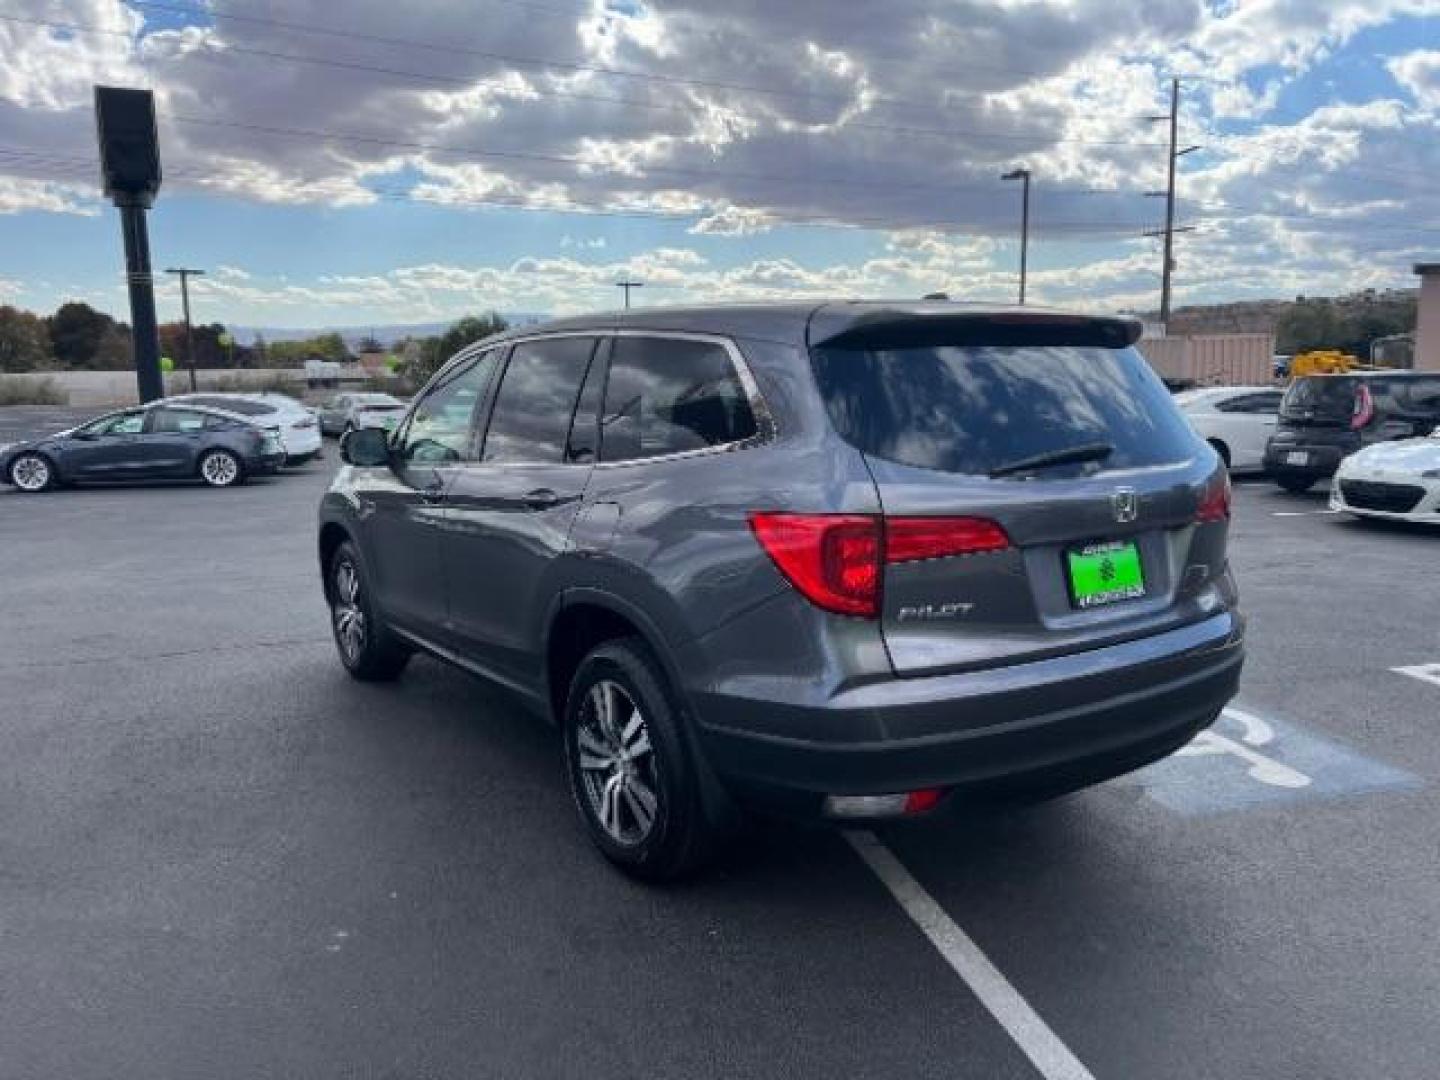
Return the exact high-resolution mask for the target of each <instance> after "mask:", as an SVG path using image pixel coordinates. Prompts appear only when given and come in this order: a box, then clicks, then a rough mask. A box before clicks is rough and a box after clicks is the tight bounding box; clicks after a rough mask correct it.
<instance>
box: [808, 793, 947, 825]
mask: <svg viewBox="0 0 1440 1080" xmlns="http://www.w3.org/2000/svg"><path fill="white" fill-rule="evenodd" d="M944 798H945V789H944V788H923V789H921V790H920V791H905V792H899V793H897V794H895V795H827V796H826V797H825V816H826V817H832V818H881V817H905V816H908V815H911V814H924V813H928V812H929V811H931V810H934V809H935V807H937V806H939V805H940V801H941V800H942V799H944Z"/></svg>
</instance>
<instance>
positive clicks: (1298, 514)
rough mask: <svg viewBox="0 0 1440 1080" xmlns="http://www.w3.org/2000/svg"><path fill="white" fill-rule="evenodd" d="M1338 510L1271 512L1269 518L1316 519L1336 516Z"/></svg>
mask: <svg viewBox="0 0 1440 1080" xmlns="http://www.w3.org/2000/svg"><path fill="white" fill-rule="evenodd" d="M1338 513H1340V511H1339V510H1272V511H1270V516H1271V517H1318V516H1320V515H1321V514H1338Z"/></svg>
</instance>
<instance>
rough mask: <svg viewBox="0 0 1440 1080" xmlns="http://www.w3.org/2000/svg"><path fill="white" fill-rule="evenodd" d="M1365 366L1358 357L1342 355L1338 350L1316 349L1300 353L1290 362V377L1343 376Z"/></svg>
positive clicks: (1347, 354)
mask: <svg viewBox="0 0 1440 1080" xmlns="http://www.w3.org/2000/svg"><path fill="white" fill-rule="evenodd" d="M1362 366H1365V365H1362V364H1361V363H1360V360H1359V358H1358V357H1355V356H1351V355H1350V354H1349V353H1342V352H1341V351H1340V350H1339V349H1316V350H1314V351H1313V352H1307V353H1301V354H1300V355H1299V356H1297V357H1295V359H1293V360H1291V361H1290V377H1291V378H1292V379H1295V378H1299V377H1300V376H1301V375H1345V374H1347V373H1349V372H1351V371H1355V370H1357V369H1358V368H1360V367H1362Z"/></svg>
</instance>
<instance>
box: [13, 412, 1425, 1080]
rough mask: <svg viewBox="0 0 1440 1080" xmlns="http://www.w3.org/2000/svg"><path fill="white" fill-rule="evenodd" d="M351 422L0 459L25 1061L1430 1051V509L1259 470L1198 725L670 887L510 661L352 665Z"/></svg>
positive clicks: (766, 835) (341, 1063)
mask: <svg viewBox="0 0 1440 1080" xmlns="http://www.w3.org/2000/svg"><path fill="white" fill-rule="evenodd" d="M12 434H13V433H12ZM0 441H5V440H4V438H3V437H0ZM329 454H330V460H329V461H328V462H322V463H320V464H318V465H314V466H311V467H309V468H307V469H304V470H301V471H300V472H298V473H294V474H290V475H286V476H283V477H279V478H275V479H266V480H262V481H258V482H255V483H251V484H249V485H247V486H245V487H243V488H240V489H237V490H233V491H212V490H207V489H202V488H199V487H194V486H188V485H161V486H148V487H134V488H125V489H103V490H102V489H88V490H80V491H63V492H57V493H51V494H46V495H43V496H36V497H29V496H23V495H20V494H18V493H15V492H14V491H12V490H11V489H8V488H0V555H3V563H0V567H3V568H0V821H3V823H4V824H3V828H0V956H3V963H0V1003H3V1008H0V1076H3V1077H5V1078H6V1080H21V1078H31V1077H34V1078H46V1080H51V1078H55V1077H65V1078H67V1080H80V1078H86V1077H97V1078H98V1077H106V1078H111V1077H129V1076H136V1077H138V1076H147V1077H206V1078H214V1077H256V1076H267V1077H281V1076H283V1077H352V1076H353V1077H394V1078H412V1077H413V1078H421V1077H425V1078H429V1077H481V1076H543V1077H568V1076H584V1077H588V1078H597V1077H610V1076H665V1077H727V1078H730V1077H752V1076H753V1077H772V1076H805V1077H808V1076H835V1077H896V1076H906V1077H947V1078H953V1077H976V1078H987V1080H989V1078H1003V1077H1037V1076H1043V1077H1059V1076H1066V1077H1086V1076H1094V1077H1117V1078H1120V1077H1123V1078H1147V1080H1148V1078H1165V1077H1185V1078H1190V1080H1193V1078H1200V1077H1217V1078H1219V1077H1226V1078H1234V1077H1247V1078H1269V1077H1275V1078H1281V1077H1284V1078H1291V1077H1306V1078H1313V1080H1321V1078H1330V1077H1335V1078H1354V1077H1366V1078H1392V1077H1393V1078H1397V1080H1398V1078H1407V1080H1408V1078H1417V1077H1426V1076H1433V1075H1435V1064H1434V1063H1435V1061H1436V1060H1437V1058H1440V858H1437V851H1440V800H1437V794H1436V792H1437V789H1440V788H1437V783H1440V683H1437V682H1432V681H1427V680H1426V679H1424V678H1422V677H1420V676H1423V675H1424V674H1426V672H1425V671H1423V670H1420V671H1417V672H1414V673H1410V674H1407V673H1404V672H1397V671H1395V670H1393V669H1396V668H1405V667H1412V668H1419V667H1421V666H1423V665H1426V664H1440V617H1437V611H1440V574H1437V573H1436V572H1435V567H1436V566H1437V565H1440V534H1436V533H1429V532H1423V531H1417V530H1415V529H1409V528H1396V527H1383V526H1375V525H1366V524H1361V523H1358V522H1352V521H1349V520H1344V519H1342V518H1340V517H1338V516H1334V515H1329V514H1327V513H1325V512H1324V509H1325V507H1324V502H1323V499H1321V498H1320V497H1319V496H1316V497H1314V498H1310V499H1296V498H1292V497H1289V496H1285V495H1283V494H1281V493H1280V492H1278V491H1277V490H1275V489H1274V488H1273V487H1271V486H1270V485H1268V484H1265V483H1262V482H1250V483H1244V484H1241V485H1239V487H1238V488H1237V492H1236V501H1235V524H1234V529H1233V539H1232V557H1233V561H1234V564H1235V566H1236V570H1237V573H1238V575H1239V578H1240V581H1241V586H1242V589H1243V591H1244V600H1245V606H1246V609H1247V611H1248V614H1249V616H1250V619H1251V625H1250V659H1249V663H1248V667H1247V670H1246V676H1245V680H1244V685H1243V690H1242V693H1241V696H1240V698H1239V699H1238V701H1237V702H1236V703H1235V704H1236V706H1237V711H1236V712H1234V713H1232V714H1231V715H1228V716H1226V717H1225V718H1223V719H1222V721H1221V723H1220V724H1219V725H1218V726H1217V728H1216V729H1215V731H1214V732H1213V733H1211V734H1210V735H1208V736H1201V739H1200V740H1198V741H1197V742H1196V743H1195V744H1193V745H1192V746H1191V747H1190V748H1189V749H1188V750H1187V751H1186V752H1183V753H1182V754H1181V755H1179V756H1177V757H1174V758H1171V759H1169V760H1167V761H1165V762H1162V763H1159V764H1158V765H1156V766H1152V767H1151V768H1149V769H1147V770H1145V771H1143V772H1141V773H1138V774H1135V775H1133V776H1130V777H1126V778H1123V779H1121V780H1117V781H1114V782H1112V783H1110V784H1107V785H1104V786H1102V787H1100V788H1097V789H1093V790H1091V791H1087V792H1084V793H1081V794H1079V795H1076V796H1073V797H1070V798H1068V799H1065V800H1062V801H1060V802H1057V803H1053V804H1050V805H1047V806H1043V807H1038V808H1034V809H1029V810H1024V811H1019V810H1017V811H1010V812H1003V813H1001V812H995V813H990V814H984V815H977V816H973V817H966V818H959V819H955V820H946V821H944V822H940V823H932V824H930V825H926V826H922V827H918V828H910V829H906V830H903V831H887V832H886V833H884V834H882V835H881V837H880V843H881V844H882V845H883V847H881V848H880V849H879V851H878V853H877V852H876V850H875V849H872V848H867V847H865V846H864V841H863V838H862V841H861V849H862V850H863V851H865V852H867V853H868V854H869V855H870V857H871V859H872V860H876V861H877V862H878V864H879V865H882V866H890V867H891V868H892V870H893V869H894V868H896V867H898V874H899V875H900V877H899V878H896V877H895V876H894V874H892V875H891V878H890V879H889V880H888V882H887V881H886V880H882V876H880V875H877V873H875V872H874V871H873V870H872V868H871V864H870V863H869V862H867V861H866V859H864V858H862V857H861V854H860V853H859V852H858V851H857V849H856V848H855V847H853V846H852V845H851V844H850V843H848V842H847V840H846V838H845V837H843V836H841V835H839V834H836V833H831V832H826V831H812V830H803V829H797V828H792V827H779V826H775V827H765V828H760V829H757V830H755V831H754V833H753V834H752V835H751V836H750V837H749V839H748V843H747V844H746V845H744V847H743V848H741V849H740V850H738V851H737V852H736V853H734V854H733V855H732V856H731V857H730V858H729V859H727V860H726V861H725V862H724V863H723V864H722V865H721V866H720V867H719V868H718V869H717V870H716V871H714V872H713V873H711V874H710V875H709V876H707V877H705V878H703V879H701V880H698V881H695V882H693V883H690V884H687V885H684V886H681V887H673V888H668V889H662V890H654V889H646V888H643V887H641V886H638V885H635V884H632V883H630V882H629V881H627V880H625V879H624V878H622V877H620V876H618V875H617V874H616V873H615V872H614V871H612V870H611V869H609V868H608V867H607V866H606V864H604V863H603V862H602V861H601V859H600V858H599V857H598V856H597V855H595V854H593V853H592V851H591V849H590V847H589V845H588V842H587V841H586V839H585V837H584V836H583V834H582V832H581V830H580V827H579V824H578V822H577V820H576V819H575V816H574V812H573V810H572V808H571V806H570V805H569V802H568V795H567V794H566V791H565V788H564V781H563V777H562V773H561V769H560V766H559V757H558V749H557V746H556V745H555V739H554V736H553V735H552V734H551V733H550V732H548V731H546V730H544V729H543V728H541V727H540V726H538V725H536V724H534V723H533V722H532V721H530V720H528V719H527V718H526V717H525V716H524V715H522V714H521V713H520V712H519V711H518V710H516V709H514V708H512V707H511V706H510V705H509V704H508V703H507V701H506V700H505V699H504V698H503V697H502V696H500V695H499V694H497V693H494V692H492V691H490V690H489V689H487V688H486V687H485V686H483V685H482V684H480V683H477V682H476V681H474V680H473V679H471V678H469V677H467V676H465V675H463V674H460V673H458V672H456V671H453V670H450V669H448V668H446V667H443V666H441V665H440V664H438V663H435V662H432V661H428V660H421V661H418V662H416V663H415V664H413V665H412V666H411V668H410V669H409V671H408V672H407V674H406V676H405V678H404V679H403V680H402V681H401V682H400V683H398V684H396V685H394V686H374V685H360V684H357V683H354V682H352V681H350V680H349V679H348V678H347V677H346V676H345V675H344V673H343V672H342V670H341V668H340V665H339V663H338V662H337V661H336V659H335V657H334V655H333V646H332V644H331V641H330V638H329V633H328V628H327V622H326V613H325V609H324V607H323V604H322V601H321V596H320V589H319V584H318V578H317V573H316V568H315V565H314V554H313V549H314V537H313V519H314V510H315V505H316V502H317V499H318V496H319V493H320V491H321V490H322V489H323V487H324V484H325V483H326V478H327V476H328V472H329V470H330V468H331V467H332V465H333V461H334V452H333V450H330V451H329ZM892 856H893V859H892ZM902 900H903V901H905V902H906V903H907V904H908V905H909V907H908V908H907V907H905V906H902V903H901V902H900V901H902ZM931 902H933V908H927V907H926V904H927V903H931ZM926 911H930V912H931V914H934V913H935V912H938V913H939V915H938V918H939V922H934V921H932V922H931V923H930V924H929V929H930V930H931V932H932V933H933V934H934V935H935V936H936V937H937V939H939V941H940V944H941V945H942V946H943V947H944V949H946V950H948V951H945V952H942V948H937V946H936V943H935V942H934V941H932V940H931V939H930V938H927V936H926V934H925V933H924V932H922V929H921V927H920V926H919V925H917V922H916V921H915V920H914V919H913V918H912V917H911V914H910V913H911V912H914V913H918V914H920V915H921V917H922V919H923V918H924V917H925V912H926ZM952 928H953V930H954V931H955V932H956V933H958V934H959V935H960V936H959V937H958V938H957V937H956V936H955V933H952ZM971 946H973V947H974V948H975V949H977V950H978V951H979V952H981V953H983V956H984V957H985V958H988V962H989V964H991V965H993V969H992V970H993V972H994V975H995V977H996V979H998V980H999V981H998V982H996V981H995V980H994V979H989V977H988V976H987V975H986V973H985V971H984V970H983V969H982V968H977V966H976V964H975V962H974V958H973V955H970V959H969V960H966V959H965V957H966V955H969V954H967V953H966V949H968V948H970V947H971ZM957 955H958V956H959V957H960V959H959V960H958V961H957V964H958V969H957V967H952V966H951V964H950V963H947V958H948V959H950V960H955V958H956V956H957ZM977 971H978V972H979V974H978V975H977ZM962 976H963V977H962ZM1017 1003H1018V1004H1017ZM1037 1024H1038V1025H1039V1027H1038V1028H1037V1027H1036V1026H1035V1025H1037ZM1057 1048H1058V1049H1057ZM1047 1055H1048V1056H1047ZM1077 1069H1078V1070H1079V1071H1076V1070H1077Z"/></svg>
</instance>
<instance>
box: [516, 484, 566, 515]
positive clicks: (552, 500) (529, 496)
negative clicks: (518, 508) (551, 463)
mask: <svg viewBox="0 0 1440 1080" xmlns="http://www.w3.org/2000/svg"><path fill="white" fill-rule="evenodd" d="M520 501H521V502H522V503H524V504H525V507H526V509H528V510H549V509H550V508H551V507H553V506H555V505H557V504H558V503H559V502H560V496H559V495H557V494H555V492H553V491H551V490H550V489H549V488H536V489H535V490H534V491H527V492H526V493H525V494H524V495H521V496H520Z"/></svg>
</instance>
